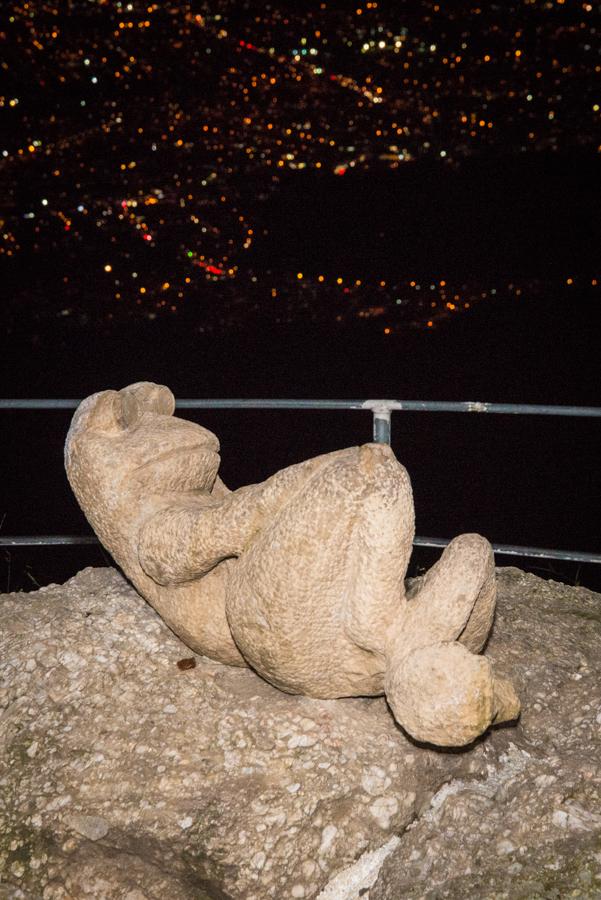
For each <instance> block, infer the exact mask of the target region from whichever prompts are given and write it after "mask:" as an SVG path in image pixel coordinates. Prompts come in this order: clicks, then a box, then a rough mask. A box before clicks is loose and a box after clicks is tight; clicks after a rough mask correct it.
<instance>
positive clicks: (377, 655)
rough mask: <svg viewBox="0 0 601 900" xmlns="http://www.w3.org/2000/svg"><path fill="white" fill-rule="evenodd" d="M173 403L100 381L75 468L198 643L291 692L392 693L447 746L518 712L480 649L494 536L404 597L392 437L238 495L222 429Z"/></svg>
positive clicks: (69, 451)
mask: <svg viewBox="0 0 601 900" xmlns="http://www.w3.org/2000/svg"><path fill="white" fill-rule="evenodd" d="M174 410H175V398H174V396H173V394H172V393H171V391H170V390H169V388H167V387H165V386H164V385H157V384H152V383H150V382H139V383H137V384H132V385H129V386H128V387H126V388H123V390H121V391H114V390H108V391H101V392H100V393H97V394H93V395H92V396H91V397H88V398H86V399H85V400H84V401H83V402H82V403H81V404H80V405H79V407H78V408H77V410H76V412H75V415H74V416H73V420H72V422H71V427H70V428H69V433H68V435H67V440H66V443H65V468H66V471H67V476H68V478H69V481H70V484H71V486H72V488H73V491H74V493H75V496H76V497H77V500H78V502H79V504H80V506H81V508H82V510H83V511H84V513H85V515H86V516H87V518H88V521H89V522H90V524H91V526H92V528H93V529H94V531H95V532H96V534H97V535H98V537H99V539H100V541H101V542H102V544H103V545H104V546H105V547H106V549H107V550H109V552H110V553H111V554H112V555H113V558H114V559H115V561H116V562H117V563H118V565H119V566H120V567H121V569H122V571H123V572H124V573H125V575H126V576H127V577H128V578H129V579H130V580H131V582H132V584H133V585H134V586H135V587H136V588H137V590H138V591H139V592H140V594H141V595H142V596H143V597H145V598H146V599H147V600H148V602H149V603H150V604H151V605H152V606H153V607H154V609H156V611H157V612H158V613H159V614H160V615H161V616H162V618H163V619H164V620H165V622H167V624H168V625H169V626H170V627H171V628H172V629H173V631H174V632H175V633H176V634H177V635H178V636H179V637H180V638H181V639H182V640H183V641H184V642H185V643H186V644H188V646H189V647H190V648H191V649H192V650H195V651H196V652H197V653H201V654H203V655H204V656H207V657H209V658H210V659H214V660H216V661H217V662H221V663H227V664H229V665H236V666H249V667H251V668H252V669H254V670H255V671H256V672H258V673H259V674H260V675H262V676H263V678H264V679H265V680H266V681H268V682H269V683H270V684H273V685H274V686H275V687H278V688H280V689H281V690H283V691H286V692H288V693H291V694H305V695H306V696H308V697H319V698H322V699H331V698H334V697H366V696H378V695H381V694H385V695H386V698H387V700H388V703H389V704H390V708H391V710H392V712H393V714H394V716H395V718H396V720H397V722H398V723H399V724H400V725H401V726H402V727H403V728H405V729H406V730H407V731H408V732H409V733H410V734H411V735H412V736H413V737H414V738H416V739H417V740H420V741H428V742H430V743H432V744H436V745H438V746H445V747H455V746H465V745H467V744H469V743H470V742H471V741H473V740H474V739H475V738H477V737H479V736H480V735H481V734H482V733H483V732H484V731H486V729H487V728H488V727H489V726H490V725H491V723H493V722H494V723H496V724H498V723H499V722H504V721H510V720H514V719H515V718H516V717H517V716H518V714H519V710H520V705H519V700H518V698H517V696H516V694H515V692H514V690H513V687H512V686H511V684H510V682H508V681H507V680H504V679H501V678H499V677H498V674H497V673H495V672H494V670H493V668H492V666H491V664H490V662H489V660H488V659H486V658H485V657H484V656H481V655H479V654H480V651H481V650H482V648H483V646H484V644H485V643H486V640H487V638H488V634H489V632H490V628H491V625H492V621H493V617H494V611H495V599H496V586H495V576H494V557H493V552H492V548H491V546H490V544H489V542H488V541H487V540H486V539H485V538H483V537H481V536H480V535H478V534H463V535H459V536H458V537H456V538H455V539H454V540H453V541H451V543H450V544H449V546H448V547H446V548H445V549H444V551H443V553H442V555H441V557H440V559H439V560H438V562H437V563H436V564H435V565H434V566H433V567H432V568H431V569H430V571H429V572H428V573H427V574H426V576H425V577H424V578H423V579H421V580H420V582H419V584H417V585H416V586H415V590H414V591H413V592H412V596H411V597H410V598H408V597H407V596H406V594H405V589H404V579H405V574H406V571H407V566H408V564H409V558H410V556H411V552H412V547H413V537H414V520H415V516H414V509H413V495H412V491H411V483H410V480H409V475H408V473H407V471H406V470H405V469H404V468H403V466H402V465H401V464H400V463H399V462H398V460H397V459H396V458H395V456H394V453H393V452H392V450H391V448H390V447H389V446H387V445H383V444H376V443H374V444H365V445H363V446H361V447H349V448H347V449H344V450H338V451H335V452H334V453H329V454H325V455H323V456H318V457H316V458H314V459H309V460H306V461H305V462H302V463H298V464H296V465H293V466H288V467H287V468H285V469H282V470H281V471H279V472H276V474H275V475H273V476H271V478H268V479H267V480H266V481H264V482H262V483H260V484H254V485H248V486H246V487H243V488H240V489H238V490H236V491H229V490H228V489H227V488H226V486H225V485H224V484H223V483H222V482H221V481H220V480H219V478H218V476H217V472H218V469H219V463H220V457H219V441H218V439H217V437H216V435H214V434H212V433H211V432H210V431H207V429H206V428H202V427H201V426H200V425H196V424H195V423H193V422H189V421H186V420H184V419H180V418H178V417H176V416H174V415H173V413H174Z"/></svg>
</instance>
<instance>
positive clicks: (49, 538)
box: [0, 534, 601, 564]
mask: <svg viewBox="0 0 601 900" xmlns="http://www.w3.org/2000/svg"><path fill="white" fill-rule="evenodd" d="M450 542H451V540H450V538H433V537H419V536H416V537H415V540H414V541H413V544H414V546H415V547H441V548H442V547H446V546H447V544H450ZM99 543H100V542H99V541H98V539H97V538H96V537H94V536H93V535H73V534H39V535H19V536H7V537H0V547H40V546H66V545H78V544H99ZM492 548H493V550H494V552H495V553H497V554H498V555H499V556H522V557H528V558H530V557H532V558H539V559H562V560H567V561H568V562H582V563H596V564H601V553H585V552H581V551H579V550H548V549H546V548H545V547H519V546H516V545H513V544H493V545H492Z"/></svg>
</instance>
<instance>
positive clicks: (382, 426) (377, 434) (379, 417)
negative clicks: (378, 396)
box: [372, 406, 391, 444]
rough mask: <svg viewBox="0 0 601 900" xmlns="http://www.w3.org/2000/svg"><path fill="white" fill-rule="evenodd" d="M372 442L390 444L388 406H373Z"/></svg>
mask: <svg viewBox="0 0 601 900" xmlns="http://www.w3.org/2000/svg"><path fill="white" fill-rule="evenodd" d="M372 414H373V417H374V443H375V444H390V430H391V421H390V420H391V411H390V409H388V407H382V406H381V407H374V408H373V410H372Z"/></svg>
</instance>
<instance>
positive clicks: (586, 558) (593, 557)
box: [413, 536, 601, 565]
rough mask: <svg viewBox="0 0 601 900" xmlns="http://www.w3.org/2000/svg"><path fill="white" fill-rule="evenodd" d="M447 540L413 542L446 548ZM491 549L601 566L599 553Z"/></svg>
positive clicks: (499, 546) (497, 546)
mask: <svg viewBox="0 0 601 900" xmlns="http://www.w3.org/2000/svg"><path fill="white" fill-rule="evenodd" d="M449 543H450V541H449V539H448V538H430V537H418V536H416V538H415V540H414V541H413V544H414V546H416V547H446V546H447V544H449ZM492 548H493V550H494V552H495V553H497V554H498V555H499V556H524V557H529V558H530V557H532V558H540V559H563V560H568V561H569V562H587V563H596V564H598V565H599V564H601V553H585V552H581V551H580V550H548V549H547V548H546V547H519V546H517V545H516V544H493V545H492Z"/></svg>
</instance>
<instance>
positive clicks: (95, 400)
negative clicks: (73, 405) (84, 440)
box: [69, 391, 121, 436]
mask: <svg viewBox="0 0 601 900" xmlns="http://www.w3.org/2000/svg"><path fill="white" fill-rule="evenodd" d="M120 414H121V398H120V397H119V394H118V393H117V391H100V392H99V393H97V394H92V395H91V396H90V397H86V399H85V400H83V401H82V402H81V403H80V404H79V406H78V407H77V409H76V411H75V415H74V416H73V419H72V421H71V427H70V429H69V434H70V435H71V436H75V435H76V434H79V433H81V432H83V431H87V430H88V429H93V430H94V431H117V430H120V428H121V425H120V422H119V418H120Z"/></svg>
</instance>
